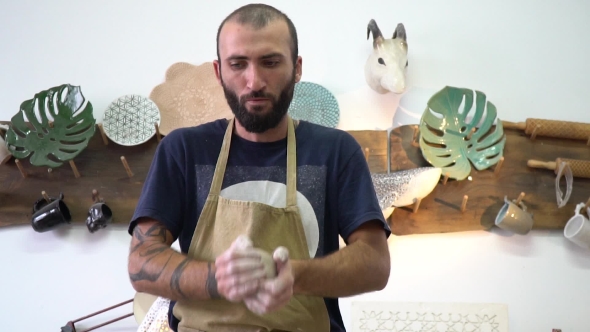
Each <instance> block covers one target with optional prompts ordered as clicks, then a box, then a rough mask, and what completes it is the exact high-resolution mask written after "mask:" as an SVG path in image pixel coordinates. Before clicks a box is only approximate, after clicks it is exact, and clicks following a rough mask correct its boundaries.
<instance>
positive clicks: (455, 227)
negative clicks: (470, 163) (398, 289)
mask: <svg viewBox="0 0 590 332" xmlns="http://www.w3.org/2000/svg"><path fill="white" fill-rule="evenodd" d="M413 133H414V130H413V129H412V126H402V127H398V128H396V129H394V130H392V132H391V135H390V145H391V170H392V171H399V170H406V169H410V168H415V167H422V166H429V164H428V162H427V161H426V160H425V159H424V158H423V157H422V153H421V150H420V148H419V147H416V146H414V145H412V138H413ZM505 133H506V145H505V147H504V162H503V164H502V166H501V168H500V169H499V171H498V174H495V172H494V166H492V167H490V168H489V169H487V170H483V171H477V170H476V169H475V168H472V172H471V177H472V180H471V181H469V180H463V181H454V180H452V179H449V180H448V182H447V183H446V184H445V185H443V184H442V182H443V181H442V178H441V181H440V182H439V184H438V185H437V186H436V187H435V189H434V190H433V192H432V193H430V195H428V196H427V197H425V198H424V199H422V201H421V203H420V209H419V210H418V211H417V212H416V213H413V212H412V207H411V206H409V207H402V208H396V209H395V210H394V211H393V213H392V215H391V217H390V219H389V222H390V225H391V227H392V232H393V233H394V234H396V235H408V234H428V233H446V232H460V231H470V230H487V229H490V228H491V227H493V226H494V221H495V218H496V215H497V213H498V211H499V210H500V208H501V207H502V205H503V204H504V196H507V197H508V199H516V198H517V197H518V196H519V194H520V193H521V192H524V193H525V197H524V199H523V200H522V201H523V202H524V204H525V205H526V206H527V208H528V211H529V212H531V213H532V214H533V219H534V225H533V229H563V227H564V226H565V224H566V222H567V221H568V220H569V218H570V217H571V216H573V215H574V208H575V206H576V204H578V203H581V202H586V201H587V200H588V198H590V179H587V178H580V177H574V180H573V190H572V194H571V197H570V199H569V201H568V203H567V204H566V205H565V206H564V207H562V208H559V209H558V208H557V199H556V194H555V179H556V174H555V172H554V171H551V170H547V169H536V168H530V167H528V166H527V160H529V159H535V160H544V161H555V159H556V158H558V157H561V158H570V159H580V160H590V146H588V145H586V142H583V141H575V140H569V139H557V138H549V137H539V136H537V137H536V139H535V140H531V139H530V138H529V137H527V136H525V134H524V133H523V132H522V131H518V130H512V129H506V130H505ZM561 181H562V183H561V186H562V187H561V188H562V191H563V192H565V179H562V180H561ZM464 195H467V196H468V201H467V205H466V209H465V212H461V203H462V201H463V196H464Z"/></svg>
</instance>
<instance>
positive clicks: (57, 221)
mask: <svg viewBox="0 0 590 332" xmlns="http://www.w3.org/2000/svg"><path fill="white" fill-rule="evenodd" d="M43 201H45V199H43ZM33 211H34V213H33V217H32V218H31V225H32V226H33V229H34V230H35V231H36V232H39V233H42V232H47V231H50V230H52V229H54V228H57V227H58V226H61V225H63V224H69V223H70V222H71V221H72V216H71V214H70V209H68V206H67V205H66V203H65V202H64V201H63V194H60V197H59V198H58V199H53V200H50V202H49V203H47V201H45V203H43V202H41V200H39V201H37V202H35V205H34V206H33Z"/></svg>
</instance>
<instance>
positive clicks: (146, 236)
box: [129, 224, 173, 282]
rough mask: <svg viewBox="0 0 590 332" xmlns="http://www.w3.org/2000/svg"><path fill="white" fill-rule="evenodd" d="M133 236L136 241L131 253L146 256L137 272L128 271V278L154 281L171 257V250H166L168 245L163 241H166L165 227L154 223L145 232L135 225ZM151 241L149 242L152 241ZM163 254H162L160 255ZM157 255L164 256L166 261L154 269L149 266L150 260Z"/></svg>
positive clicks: (134, 280)
mask: <svg viewBox="0 0 590 332" xmlns="http://www.w3.org/2000/svg"><path fill="white" fill-rule="evenodd" d="M133 236H134V237H135V239H136V240H137V243H136V244H135V245H134V246H133V248H132V249H131V253H132V254H133V253H136V254H137V255H139V256H140V257H143V258H146V259H145V261H144V262H143V265H142V266H141V268H140V269H139V271H138V272H137V273H130V274H129V278H130V279H131V281H132V282H136V281H150V282H154V281H156V280H158V278H160V276H161V275H162V273H163V272H164V269H165V268H166V266H167V265H168V263H169V262H170V259H171V258H172V257H173V253H172V252H167V250H168V249H170V248H169V247H167V246H166V245H165V244H164V243H165V241H166V228H164V227H163V226H162V225H158V224H156V225H154V226H152V227H150V229H148V230H147V231H146V232H145V233H144V232H142V231H141V229H140V228H139V227H135V229H134V230H133ZM152 241H153V243H151V244H150V243H149V242H152ZM162 255H164V256H162ZM157 257H165V258H166V263H164V265H163V266H162V268H160V269H158V270H154V269H153V268H152V269H150V268H149V264H150V262H151V261H152V260H153V259H155V258H157Z"/></svg>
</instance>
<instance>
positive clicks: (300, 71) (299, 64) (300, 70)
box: [295, 56, 303, 83]
mask: <svg viewBox="0 0 590 332" xmlns="http://www.w3.org/2000/svg"><path fill="white" fill-rule="evenodd" d="M302 74H303V59H302V58H301V56H298V57H297V62H295V83H297V82H299V81H300V80H301V75H302Z"/></svg>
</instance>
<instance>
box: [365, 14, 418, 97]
mask: <svg viewBox="0 0 590 332" xmlns="http://www.w3.org/2000/svg"><path fill="white" fill-rule="evenodd" d="M371 33H373V53H371V55H370V56H369V58H368V59H367V62H366V63H365V79H366V81H367V84H369V86H370V87H371V89H373V90H375V91H377V92H378V93H381V94H384V93H387V92H393V93H403V92H404V91H405V89H406V68H407V67H408V41H407V36H406V29H405V27H404V25H403V24H402V23H399V24H398V25H397V27H396V28H395V31H394V32H393V37H392V38H390V39H385V38H383V35H382V34H381V30H379V27H378V26H377V22H375V20H373V19H372V20H371V21H370V22H369V25H368V26H367V39H369V36H370V34H371Z"/></svg>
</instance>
